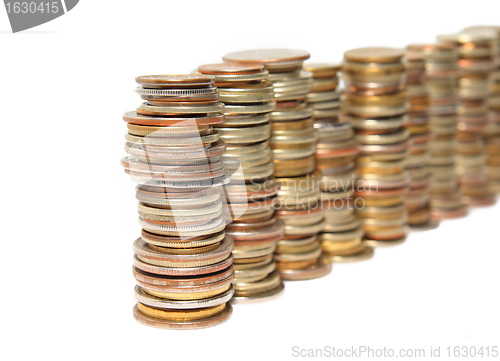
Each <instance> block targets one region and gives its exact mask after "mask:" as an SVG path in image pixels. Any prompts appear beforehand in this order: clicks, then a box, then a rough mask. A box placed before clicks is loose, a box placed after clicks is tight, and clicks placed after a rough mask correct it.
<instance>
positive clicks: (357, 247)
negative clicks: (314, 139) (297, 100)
mask: <svg viewBox="0 0 500 361" xmlns="http://www.w3.org/2000/svg"><path fill="white" fill-rule="evenodd" d="M304 69H305V70H307V71H310V72H312V73H313V78H314V83H313V84H314V85H313V89H312V91H311V92H310V93H309V94H308V95H307V102H308V104H309V105H310V106H311V107H312V108H313V110H314V127H315V128H316V130H317V131H318V133H319V140H318V144H317V149H316V154H315V157H316V172H317V173H318V176H319V177H320V179H319V187H320V191H321V202H322V208H323V210H324V212H325V226H324V227H323V231H322V233H321V234H320V235H319V239H320V241H321V246H322V248H323V252H324V254H325V256H326V257H328V258H329V259H330V260H331V261H337V262H338V261H358V260H363V259H367V258H370V257H371V256H372V255H373V248H371V247H367V246H366V243H365V242H364V241H363V229H362V228H361V224H360V222H359V220H358V219H357V216H356V214H355V212H354V202H353V196H354V182H355V179H356V157H357V155H358V153H359V147H358V142H357V141H356V139H355V136H354V131H353V130H352V126H351V124H350V122H349V121H346V119H345V118H342V117H341V116H340V115H341V114H340V96H341V93H340V91H339V90H337V86H338V84H339V79H338V77H337V73H338V72H339V71H340V65H338V64H328V63H306V64H305V65H304Z"/></svg>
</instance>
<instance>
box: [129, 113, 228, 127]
mask: <svg viewBox="0 0 500 361" xmlns="http://www.w3.org/2000/svg"><path fill="white" fill-rule="evenodd" d="M123 120H124V121H126V122H127V123H131V124H138V125H150V126H177V127H183V126H184V127H192V126H197V125H211V124H220V123H223V122H224V114H210V115H200V114H198V115H196V116H186V117H179V116H175V117H153V116H145V115H139V114H137V112H135V111H130V112H126V113H125V114H124V115H123Z"/></svg>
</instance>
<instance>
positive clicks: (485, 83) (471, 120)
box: [438, 32, 496, 206]
mask: <svg viewBox="0 0 500 361" xmlns="http://www.w3.org/2000/svg"><path fill="white" fill-rule="evenodd" d="M438 40H439V41H441V42H443V43H450V44H453V45H456V46H457V48H458V53H459V60H458V68H459V95H460V102H459V106H458V110H457V112H458V133H457V138H458V143H457V147H456V152H457V159H456V162H457V172H458V175H459V182H460V189H461V191H462V198H463V200H464V202H465V203H466V204H468V205H470V206H485V205H491V204H494V203H495V201H496V197H495V194H494V193H493V192H492V190H491V189H490V187H489V184H488V176H487V174H486V162H487V155H486V149H485V145H484V140H483V132H484V131H485V129H486V127H487V125H488V123H489V103H488V101H489V95H490V80H491V75H492V74H493V71H494V70H495V66H496V63H495V62H496V57H495V47H496V37H495V35H494V34H492V33H491V32H484V33H479V32H470V33H467V32H463V33H459V34H452V35H440V36H438Z"/></svg>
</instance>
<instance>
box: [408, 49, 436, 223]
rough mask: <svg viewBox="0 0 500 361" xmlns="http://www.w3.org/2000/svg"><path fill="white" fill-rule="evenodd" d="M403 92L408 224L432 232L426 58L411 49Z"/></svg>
mask: <svg viewBox="0 0 500 361" xmlns="http://www.w3.org/2000/svg"><path fill="white" fill-rule="evenodd" d="M405 59H406V63H407V68H406V92H407V94H408V101H409V103H410V108H409V110H408V123H407V129H408V131H409V133H410V155H409V157H408V159H407V160H406V170H407V171H408V174H409V176H410V189H409V190H408V194H407V195H406V208H407V209H408V224H409V225H410V226H411V227H417V228H426V229H429V228H434V227H435V226H437V221H436V220H433V219H432V217H431V202H430V190H431V181H432V172H431V169H430V167H429V161H430V141H431V138H432V133H431V129H430V125H429V113H428V108H429V95H428V92H427V88H426V86H425V79H424V76H425V57H424V54H423V53H422V52H419V51H416V50H413V47H412V46H411V45H410V46H408V47H407V51H406V54H405Z"/></svg>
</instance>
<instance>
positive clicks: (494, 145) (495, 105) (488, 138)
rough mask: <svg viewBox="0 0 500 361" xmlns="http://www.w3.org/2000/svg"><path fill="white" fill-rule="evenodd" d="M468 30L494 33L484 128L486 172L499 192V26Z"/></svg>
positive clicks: (493, 187)
mask: <svg viewBox="0 0 500 361" xmlns="http://www.w3.org/2000/svg"><path fill="white" fill-rule="evenodd" d="M465 31H469V32H475V31H479V32H484V31H489V32H493V34H495V35H496V39H497V42H496V57H497V68H496V69H495V71H494V72H493V74H492V79H491V92H490V98H489V107H490V111H491V114H490V116H491V117H490V122H489V123H488V125H487V127H486V128H485V130H484V140H485V142H486V152H487V154H488V164H487V166H486V172H487V174H488V180H489V184H490V187H491V189H492V190H493V191H494V192H495V193H497V194H498V193H500V56H499V50H500V26H474V27H470V28H467V29H465Z"/></svg>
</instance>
